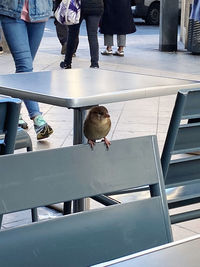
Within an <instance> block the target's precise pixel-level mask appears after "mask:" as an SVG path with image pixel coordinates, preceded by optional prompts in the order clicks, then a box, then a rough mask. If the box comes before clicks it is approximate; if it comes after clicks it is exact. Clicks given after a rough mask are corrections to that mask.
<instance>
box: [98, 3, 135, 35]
mask: <svg viewBox="0 0 200 267" xmlns="http://www.w3.org/2000/svg"><path fill="white" fill-rule="evenodd" d="M135 31H136V28H135V23H134V20H133V14H132V11H131V0H104V13H103V16H102V18H101V22H100V32H101V33H103V34H110V35H112V34H119V35H125V34H129V33H133V32H135Z"/></svg>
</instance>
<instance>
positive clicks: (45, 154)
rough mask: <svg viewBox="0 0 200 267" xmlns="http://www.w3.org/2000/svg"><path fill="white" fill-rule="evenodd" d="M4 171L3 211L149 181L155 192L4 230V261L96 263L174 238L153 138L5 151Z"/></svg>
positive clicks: (0, 255) (0, 237) (0, 236)
mask: <svg viewBox="0 0 200 267" xmlns="http://www.w3.org/2000/svg"><path fill="white" fill-rule="evenodd" d="M22 163H23V170H22V169H21V167H20V166H21V164H22ZM11 166H12V168H11ZM0 169H1V179H0V213H9V212H13V211H17V210H22V209H28V208H34V207H38V206H43V205H47V204H52V203H58V202H63V201H69V200H74V199H79V198H85V197H91V196H95V195H99V194H104V193H109V192H113V191H119V190H125V189H129V188H133V187H140V186H146V185H149V187H150V192H151V197H150V198H147V199H140V200H135V201H132V202H128V203H123V204H117V205H113V206H109V207H104V208H101V209H95V210H90V211H84V212H80V213H76V214H72V215H67V216H64V217H61V218H56V219H53V220H48V221H43V222H38V223H33V224H31V225H26V226H22V227H18V228H15V229H10V230H4V231H1V232H0V259H1V266H8V267H9V266H20V267H21V266H30V267H31V266H76V267H78V266H90V265H93V264H97V263H100V262H104V261H107V260H111V259H114V258H118V257H121V256H125V255H128V254H131V253H134V252H138V251H141V250H144V249H148V248H151V247H154V246H157V245H161V244H165V243H167V242H170V241H171V240H172V236H171V228H170V222H169V215H168V208H167V203H166V196H165V190H164V184H163V177H162V171H161V165H160V159H159V153H158V148H157V141H156V138H155V137H154V136H148V137H140V138H133V139H124V140H118V141H113V142H112V145H111V147H110V149H109V150H108V151H107V150H106V148H105V146H104V144H103V143H100V144H97V145H96V146H95V148H94V151H92V150H91V148H90V146H88V145H77V146H73V147H66V148H58V149H53V150H46V151H37V152H29V153H26V154H17V155H6V156H3V157H0ZM4 264H5V265H4Z"/></svg>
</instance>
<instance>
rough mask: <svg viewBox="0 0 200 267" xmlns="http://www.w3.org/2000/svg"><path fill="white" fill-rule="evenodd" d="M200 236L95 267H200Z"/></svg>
mask: <svg viewBox="0 0 200 267" xmlns="http://www.w3.org/2000/svg"><path fill="white" fill-rule="evenodd" d="M199 247H200V235H197V236H195V237H192V238H188V239H184V240H181V241H177V242H172V243H169V244H167V245H163V246H159V247H156V248H153V249H149V250H146V251H143V252H140V253H135V254H133V255H129V256H127V257H122V258H119V259H116V260H113V261H110V262H106V263H102V264H97V265H95V267H103V266H113V267H138V266H141V267H143V266H144V267H146V266H148V267H161V266H162V267H179V266H181V267H199V265H200V254H199Z"/></svg>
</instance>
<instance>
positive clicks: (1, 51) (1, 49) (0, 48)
mask: <svg viewBox="0 0 200 267" xmlns="http://www.w3.org/2000/svg"><path fill="white" fill-rule="evenodd" d="M2 53H3V47H2V46H0V54H2Z"/></svg>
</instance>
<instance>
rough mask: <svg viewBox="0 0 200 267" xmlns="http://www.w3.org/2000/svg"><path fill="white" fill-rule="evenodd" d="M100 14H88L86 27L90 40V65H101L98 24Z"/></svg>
mask: <svg viewBox="0 0 200 267" xmlns="http://www.w3.org/2000/svg"><path fill="white" fill-rule="evenodd" d="M100 18H101V17H100V16H87V17H86V18H85V20H86V28H87V35H88V41H89V46H90V57H91V66H90V67H94V68H95V67H97V68H98V67H99V63H98V62H99V43H98V36H97V31H98V26H99V21H100Z"/></svg>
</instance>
